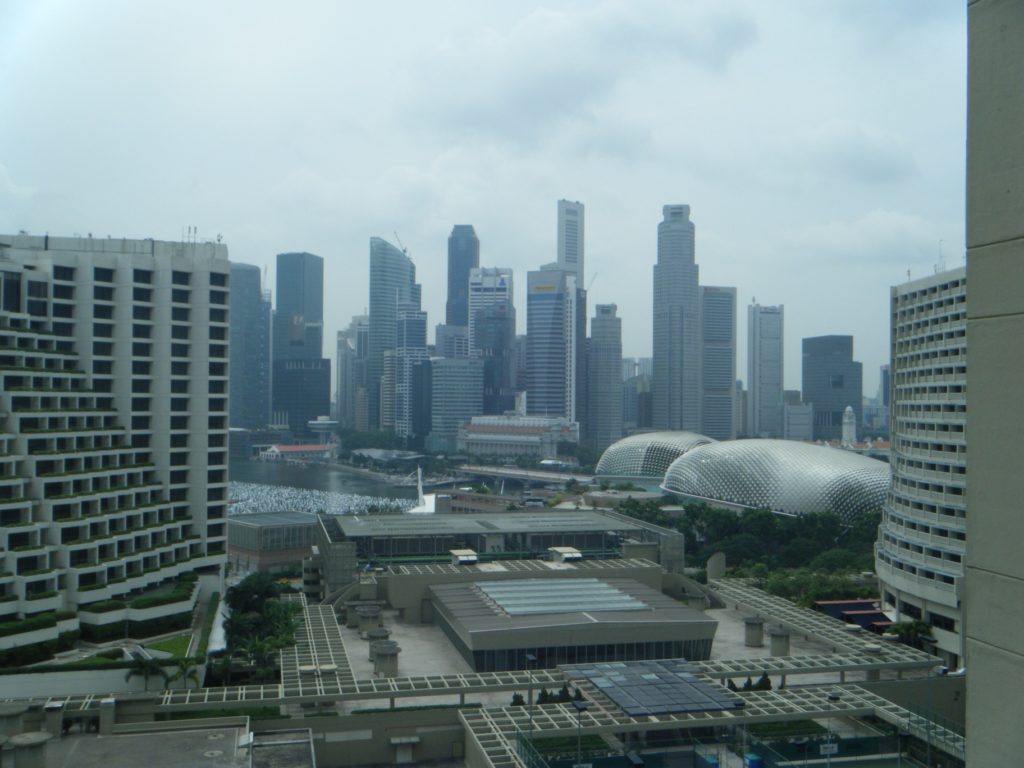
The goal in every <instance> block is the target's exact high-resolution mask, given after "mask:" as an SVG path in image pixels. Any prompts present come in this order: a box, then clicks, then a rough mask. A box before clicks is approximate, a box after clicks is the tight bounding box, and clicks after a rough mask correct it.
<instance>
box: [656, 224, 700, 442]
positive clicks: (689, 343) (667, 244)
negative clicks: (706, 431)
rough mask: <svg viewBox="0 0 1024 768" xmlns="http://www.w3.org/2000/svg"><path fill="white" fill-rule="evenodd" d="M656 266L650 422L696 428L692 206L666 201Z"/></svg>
mask: <svg viewBox="0 0 1024 768" xmlns="http://www.w3.org/2000/svg"><path fill="white" fill-rule="evenodd" d="M662 214H663V216H664V219H663V220H662V221H661V223H659V224H658V263H657V264H655V265H654V360H653V381H652V385H651V397H652V407H653V414H652V418H653V421H654V427H655V428H657V429H677V430H678V429H683V430H689V431H692V432H697V431H699V430H700V370H699V369H700V297H699V293H698V288H697V286H698V280H699V275H698V267H697V265H696V264H695V263H694V229H693V222H691V221H690V206H688V205H666V206H664V208H662Z"/></svg>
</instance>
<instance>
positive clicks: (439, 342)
mask: <svg viewBox="0 0 1024 768" xmlns="http://www.w3.org/2000/svg"><path fill="white" fill-rule="evenodd" d="M434 348H435V350H436V351H437V356H438V357H469V329H468V328H467V327H466V326H464V325H446V324H444V323H440V324H438V325H437V327H436V328H435V329H434Z"/></svg>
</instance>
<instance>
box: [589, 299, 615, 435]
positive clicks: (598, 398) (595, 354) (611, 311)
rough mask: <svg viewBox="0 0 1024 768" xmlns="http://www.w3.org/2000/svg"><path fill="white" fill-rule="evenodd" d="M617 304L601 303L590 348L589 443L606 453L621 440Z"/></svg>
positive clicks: (595, 318) (593, 324)
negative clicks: (613, 444)
mask: <svg viewBox="0 0 1024 768" xmlns="http://www.w3.org/2000/svg"><path fill="white" fill-rule="evenodd" d="M617 311H618V307H616V306H615V305H614V304H598V305H597V306H595V307H594V317H593V319H592V320H591V321H590V339H589V342H588V345H587V396H588V400H589V402H588V403H587V418H588V419H589V423H588V426H587V442H588V443H589V444H590V445H591V446H592V447H593V448H594V449H596V450H604V449H605V448H607V447H608V446H609V445H611V444H612V443H614V442H615V441H616V440H618V439H619V438H620V437H622V406H623V402H622V400H623V398H622V320H621V318H619V317H618V315H617V314H616V313H617Z"/></svg>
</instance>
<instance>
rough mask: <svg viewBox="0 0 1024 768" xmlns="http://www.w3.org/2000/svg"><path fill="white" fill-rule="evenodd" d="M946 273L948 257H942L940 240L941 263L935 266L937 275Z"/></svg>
mask: <svg viewBox="0 0 1024 768" xmlns="http://www.w3.org/2000/svg"><path fill="white" fill-rule="evenodd" d="M945 271H946V257H945V256H943V255H942V238H939V263H938V264H936V265H935V274H939V272H945Z"/></svg>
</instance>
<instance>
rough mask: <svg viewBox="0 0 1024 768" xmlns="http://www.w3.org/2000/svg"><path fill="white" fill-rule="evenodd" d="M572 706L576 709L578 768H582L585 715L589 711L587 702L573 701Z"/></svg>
mask: <svg viewBox="0 0 1024 768" xmlns="http://www.w3.org/2000/svg"><path fill="white" fill-rule="evenodd" d="M572 705H573V706H574V707H576V768H580V765H582V763H583V720H582V719H581V718H582V717H583V713H584V712H586V711H587V707H588V705H587V702H585V701H573V703H572Z"/></svg>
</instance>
